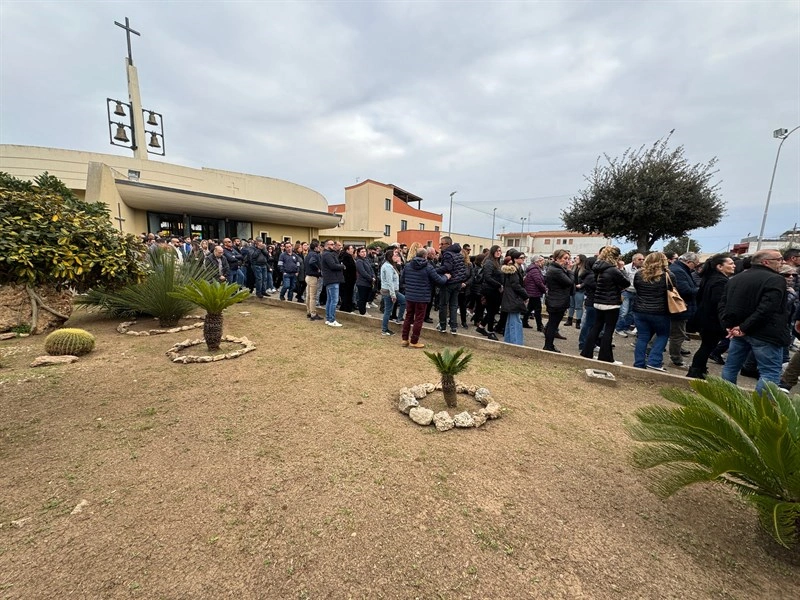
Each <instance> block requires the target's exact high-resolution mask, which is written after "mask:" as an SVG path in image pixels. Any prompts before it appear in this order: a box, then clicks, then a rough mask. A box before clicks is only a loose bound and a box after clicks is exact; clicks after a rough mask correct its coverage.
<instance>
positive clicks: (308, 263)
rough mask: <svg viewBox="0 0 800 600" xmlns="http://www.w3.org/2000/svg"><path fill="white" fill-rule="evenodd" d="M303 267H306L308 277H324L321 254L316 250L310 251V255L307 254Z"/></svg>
mask: <svg viewBox="0 0 800 600" xmlns="http://www.w3.org/2000/svg"><path fill="white" fill-rule="evenodd" d="M303 265H304V267H305V270H306V276H307V277H322V271H321V269H320V266H321V265H320V256H319V252H317V251H315V250H309V251H308V254H306V258H305V260H304V261H303Z"/></svg>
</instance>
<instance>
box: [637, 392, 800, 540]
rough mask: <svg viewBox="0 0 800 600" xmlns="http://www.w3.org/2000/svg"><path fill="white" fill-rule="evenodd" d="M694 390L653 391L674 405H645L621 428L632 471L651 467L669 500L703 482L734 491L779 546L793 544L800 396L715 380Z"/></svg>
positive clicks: (799, 521) (799, 506)
mask: <svg viewBox="0 0 800 600" xmlns="http://www.w3.org/2000/svg"><path fill="white" fill-rule="evenodd" d="M691 385H692V387H693V388H694V392H692V391H690V390H685V389H675V388H668V389H664V390H662V391H661V395H662V396H664V398H666V399H667V400H669V401H670V402H673V403H674V404H677V405H678V407H677V408H668V407H666V406H646V407H643V408H640V409H638V410H636V412H635V413H634V417H635V420H634V421H632V422H630V423H629V424H628V426H627V427H628V432H629V433H630V435H631V437H633V439H635V440H637V441H640V442H646V445H644V446H640V447H639V448H637V449H636V450H635V451H634V454H633V459H634V464H636V466H638V467H640V468H643V469H653V471H652V473H653V479H652V483H653V489H654V490H655V491H656V492H657V493H658V494H660V495H662V496H665V497H666V496H670V495H672V494H673V493H675V492H676V491H678V490H679V489H681V488H683V487H686V486H688V485H692V484H694V483H699V482H703V481H716V482H720V483H722V484H725V485H727V486H729V487H731V488H733V489H734V490H736V491H737V492H738V493H739V494H741V495H742V497H743V498H744V499H745V500H747V501H748V502H750V503H751V504H753V505H754V506H755V507H756V509H757V511H758V515H759V520H760V522H761V525H762V526H763V527H764V528H765V529H766V530H767V531H768V532H769V533H770V535H772V536H773V537H774V538H775V540H776V541H777V542H778V543H779V544H781V545H783V546H786V547H792V546H793V545H795V544H797V543H798V541H800V396H793V397H789V396H787V395H786V394H785V393H783V392H781V391H780V390H779V389H778V387H777V386H776V385H775V384H773V383H769V384H767V387H766V388H765V391H764V393H763V394H757V393H755V392H752V393H749V392H746V391H744V390H742V389H740V388H739V387H737V386H735V385H733V384H732V383H729V382H727V381H723V380H722V379H719V378H717V377H709V378H708V379H706V380H701V379H695V380H694V381H692V384H691Z"/></svg>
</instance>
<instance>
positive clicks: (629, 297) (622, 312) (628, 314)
mask: <svg viewBox="0 0 800 600" xmlns="http://www.w3.org/2000/svg"><path fill="white" fill-rule="evenodd" d="M635 297H636V292H629V291H628V290H624V291H623V292H622V306H620V308H619V317H617V326H616V327H615V329H616V330H617V331H625V330H626V329H629V328H630V326H631V325H633V299H634V298H635Z"/></svg>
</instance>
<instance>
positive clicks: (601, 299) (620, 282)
mask: <svg viewBox="0 0 800 600" xmlns="http://www.w3.org/2000/svg"><path fill="white" fill-rule="evenodd" d="M592 271H594V276H595V279H596V280H597V287H596V289H595V292H594V305H595V306H597V305H598V304H608V305H611V306H622V290H624V289H626V288H627V287H628V286H630V284H631V282H630V281H629V280H628V278H627V276H626V275H625V274H624V273H623V272H622V271H620V270H619V269H618V268H617V267H616V265H612V264H611V263H609V262H606V261H604V260H598V261H596V262H595V263H594V266H593V267H592Z"/></svg>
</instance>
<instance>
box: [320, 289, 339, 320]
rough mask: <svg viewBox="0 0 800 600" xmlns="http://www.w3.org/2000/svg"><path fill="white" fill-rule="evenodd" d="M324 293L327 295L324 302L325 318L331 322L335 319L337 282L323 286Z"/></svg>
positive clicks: (337, 293)
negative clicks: (326, 299)
mask: <svg viewBox="0 0 800 600" xmlns="http://www.w3.org/2000/svg"><path fill="white" fill-rule="evenodd" d="M320 287H321V286H320ZM325 293H326V294H327V296H328V301H327V302H325V320H326V321H327V322H328V323H333V322H334V321H335V320H336V305H337V304H338V303H339V284H338V283H329V284H328V285H326V286H325Z"/></svg>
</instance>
